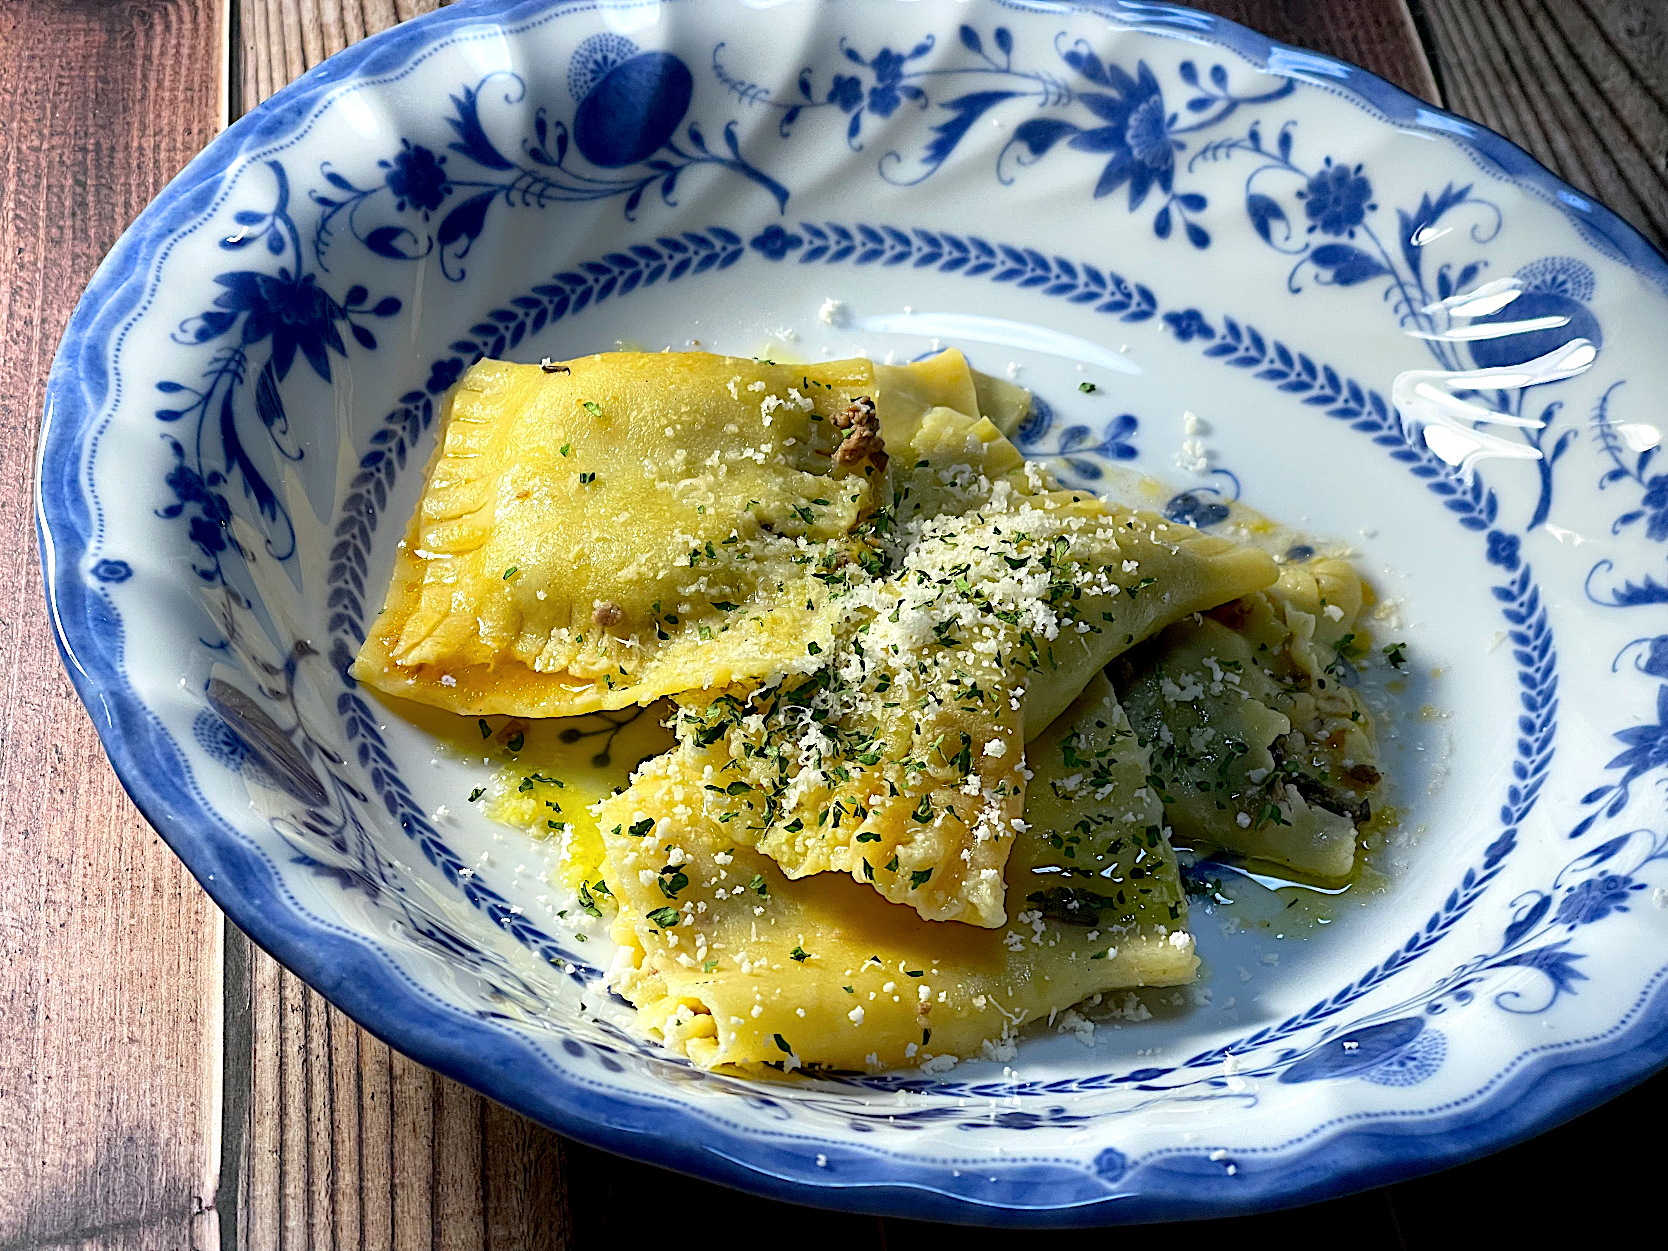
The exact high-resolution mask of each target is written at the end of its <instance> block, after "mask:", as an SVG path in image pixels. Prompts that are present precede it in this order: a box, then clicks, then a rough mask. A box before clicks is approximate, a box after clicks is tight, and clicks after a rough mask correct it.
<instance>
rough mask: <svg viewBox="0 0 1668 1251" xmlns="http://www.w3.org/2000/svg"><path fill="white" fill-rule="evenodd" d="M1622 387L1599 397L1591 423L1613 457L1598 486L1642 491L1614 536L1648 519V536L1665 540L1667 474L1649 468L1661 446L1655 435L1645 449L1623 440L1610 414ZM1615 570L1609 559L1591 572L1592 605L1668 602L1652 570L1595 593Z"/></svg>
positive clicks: (1589, 593)
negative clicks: (1602, 578) (1596, 585)
mask: <svg viewBox="0 0 1668 1251" xmlns="http://www.w3.org/2000/svg"><path fill="white" fill-rule="evenodd" d="M1621 385H1622V384H1621V383H1619V382H1618V383H1613V384H1612V385H1611V386H1610V387H1609V388H1608V389H1607V390H1606V391H1605V393H1604V394H1603V395H1602V396H1600V397H1599V401H1598V404H1597V405H1596V406H1595V407H1594V410H1593V419H1592V427H1593V430H1594V432H1595V433H1596V434H1597V436H1598V444H1599V448H1600V450H1601V451H1603V453H1604V454H1605V456H1606V457H1608V458H1609V460H1610V468H1609V469H1607V470H1605V472H1604V474H1603V475H1602V476H1601V477H1600V478H1599V489H1600V490H1601V491H1603V490H1608V489H1610V488H1611V487H1617V486H1622V485H1623V484H1631V485H1632V487H1634V488H1636V489H1637V490H1638V491H1639V493H1640V494H1639V503H1638V506H1637V507H1633V508H1629V509H1628V510H1627V511H1626V512H1624V513H1622V515H1621V516H1619V517H1617V518H1616V520H1615V521H1614V522H1613V523H1612V524H1611V526H1610V532H1611V533H1612V534H1620V533H1621V532H1622V531H1623V530H1626V529H1628V528H1629V527H1632V526H1636V525H1638V524H1639V523H1640V522H1641V521H1643V522H1644V523H1645V524H1644V534H1645V537H1646V538H1647V539H1649V540H1651V541H1652V542H1656V543H1661V542H1664V541H1668V474H1662V473H1651V472H1650V470H1651V469H1652V468H1653V467H1654V466H1655V465H1656V463H1657V454H1658V453H1659V452H1660V451H1661V450H1662V449H1661V446H1660V444H1659V443H1657V442H1656V441H1655V440H1654V439H1652V440H1649V441H1648V445H1647V446H1645V447H1643V448H1636V447H1633V446H1630V445H1629V444H1628V443H1627V442H1625V441H1624V435H1625V434H1626V433H1627V430H1626V428H1625V427H1624V428H1621V429H1618V426H1617V423H1616V422H1615V421H1614V420H1612V418H1611V416H1610V404H1611V400H1612V398H1613V397H1614V395H1615V393H1616V391H1617V390H1618V389H1620V387H1621ZM1614 568H1615V562H1614V561H1611V560H1609V559H1605V560H1601V561H1599V562H1597V563H1596V564H1595V565H1594V566H1593V567H1592V568H1591V569H1590V570H1588V571H1587V585H1586V592H1587V598H1588V599H1590V600H1591V601H1592V602H1593V603H1595V604H1602V605H1604V606H1605V607H1607V608H1639V607H1644V606H1647V605H1653V604H1668V583H1662V582H1658V581H1657V580H1656V579H1655V578H1654V577H1652V576H1651V575H1650V574H1646V575H1644V576H1643V577H1642V578H1641V579H1640V580H1639V581H1638V582H1637V583H1635V582H1633V581H1632V580H1631V579H1629V580H1627V581H1624V582H1623V584H1622V585H1621V586H1620V587H1616V588H1612V589H1611V590H1609V591H1605V592H1602V593H1595V590H1594V583H1595V581H1596V580H1597V579H1598V578H1599V577H1600V576H1601V575H1605V574H1608V573H1610V572H1611V571H1612V570H1613V569H1614Z"/></svg>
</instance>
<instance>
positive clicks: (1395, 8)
mask: <svg viewBox="0 0 1668 1251" xmlns="http://www.w3.org/2000/svg"><path fill="white" fill-rule="evenodd" d="M1192 3H1193V7H1194V8H1196V9H1204V10H1206V11H1207V12H1210V13H1216V14H1219V15H1221V16H1222V17H1226V18H1230V19H1232V20H1233V21H1236V22H1239V23H1240V24H1241V25H1243V26H1249V27H1251V29H1252V30H1256V31H1261V32H1262V33H1263V34H1265V35H1267V36H1268V37H1269V38H1270V39H1277V40H1279V41H1280V42H1281V43H1289V44H1295V45H1296V46H1298V47H1300V48H1309V49H1311V50H1312V51H1315V52H1324V53H1326V54H1327V55H1329V56H1335V57H1341V58H1342V59H1344V60H1346V61H1350V62H1353V63H1354V64H1356V65H1359V66H1361V68H1362V69H1368V70H1371V71H1372V72H1373V73H1375V74H1377V75H1378V76H1379V77H1380V78H1388V79H1389V80H1390V81H1391V82H1393V83H1395V84H1396V85H1397V86H1398V87H1400V88H1402V89H1403V90H1404V91H1411V92H1412V93H1413V94H1414V95H1416V96H1418V97H1420V98H1421V99H1424V100H1429V101H1430V102H1431V103H1432V104H1440V103H1441V102H1442V97H1441V95H1440V93H1439V92H1438V90H1437V84H1436V78H1435V76H1434V75H1433V74H1432V73H1431V66H1430V62H1429V60H1428V59H1427V58H1426V56H1425V51H1424V49H1423V47H1422V46H1421V45H1420V41H1419V33H1418V28H1417V25H1416V23H1415V22H1414V18H1413V14H1412V12H1411V10H1410V9H1409V8H1408V5H1407V3H1406V2H1405V0H1353V2H1349V3H1340V2H1339V0H1192Z"/></svg>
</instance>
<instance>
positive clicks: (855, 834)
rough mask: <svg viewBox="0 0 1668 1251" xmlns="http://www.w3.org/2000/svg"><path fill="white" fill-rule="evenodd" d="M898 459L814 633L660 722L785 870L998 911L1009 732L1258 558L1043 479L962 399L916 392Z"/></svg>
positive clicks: (1015, 796)
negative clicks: (902, 467) (769, 672)
mask: <svg viewBox="0 0 1668 1251" xmlns="http://www.w3.org/2000/svg"><path fill="white" fill-rule="evenodd" d="M902 459H903V460H904V461H905V462H906V463H908V464H909V465H910V466H911V469H910V470H909V472H908V473H905V474H903V475H901V476H900V477H899V478H898V479H896V480H895V482H894V486H895V490H894V492H893V500H894V504H895V508H896V513H897V514H898V517H896V518H894V520H895V521H896V524H895V526H881V527H880V528H881V529H882V530H883V532H884V533H883V538H884V539H885V542H883V543H882V544H881V548H880V550H879V551H877V552H876V553H875V557H874V561H875V563H874V565H873V567H872V568H873V573H874V576H872V577H869V578H867V579H847V580H845V581H842V582H840V583H839V584H838V585H834V584H832V583H831V585H834V589H833V590H832V592H831V595H830V599H829V605H828V607H829V611H830V614H831V615H833V614H837V619H836V620H835V622H834V624H833V625H832V627H831V628H830V630H829V631H828V633H827V635H826V636H819V638H818V639H817V640H813V641H812V642H811V643H809V644H808V648H809V650H810V653H811V654H809V655H807V656H806V657H805V658H804V659H803V660H802V661H801V662H800V663H799V664H797V665H796V666H795V672H794V673H793V674H792V675H791V676H790V677H785V678H783V679H782V680H781V681H779V682H766V683H765V684H763V685H762V686H760V687H759V688H757V689H755V690H753V691H751V692H745V693H741V694H739V695H737V694H726V695H723V696H721V697H719V698H716V699H714V698H711V697H701V698H699V699H692V698H686V699H685V700H684V701H683V702H684V703H685V705H686V707H685V708H684V710H683V712H682V713H681V715H680V717H679V726H678V730H679V738H680V741H681V743H682V744H683V750H684V751H685V752H686V753H687V754H688V756H689V760H688V762H687V765H688V768H689V769H690V770H692V771H696V772H699V773H701V774H702V776H704V777H705V778H706V779H707V781H706V785H709V786H711V787H712V788H713V790H714V791H717V792H720V793H722V794H724V795H726V796H728V798H729V803H730V804H731V811H730V816H729V818H728V819H729V820H730V822H731V823H732V829H733V830H734V837H735V838H736V839H737V840H739V841H741V842H744V843H746V844H747V845H749V846H752V847H756V848H757V849H758V850H760V851H763V852H765V853H766V854H768V855H769V856H770V857H771V858H772V859H774V860H775V861H776V862H777V864H778V865H779V866H780V867H781V869H782V870H783V872H785V873H786V874H787V875H788V876H789V877H791V878H801V877H804V876H806V875H807V874H812V873H820V872H825V871H833V872H843V873H848V874H850V875H851V876H852V877H853V878H855V879H856V880H857V881H859V882H864V883H867V884H868V885H871V886H872V887H873V888H874V889H875V890H876V891H878V892H879V893H880V894H882V895H884V896H885V897H886V898H887V899H889V900H891V901H893V902H894V903H902V904H906V905H908V906H910V907H912V908H914V909H915V910H916V911H917V912H919V913H920V914H921V915H922V916H923V917H926V918H928V919H930V920H939V921H964V922H968V923H971V924H975V925H981V926H999V925H1001V924H1002V923H1003V922H1004V920H1005V919H1006V916H1007V913H1006V910H1005V902H1004V887H1003V874H1002V868H1003V865H1004V863H1005V862H1006V859H1007V856H1008V854H1009V849H1010V848H1011V846H1012V844H1013V835H1014V832H1015V830H1016V829H1017V828H1018V827H1019V825H1020V823H1021V820H1022V818H1021V813H1022V811H1023V808H1024V791H1025V781H1024V760H1023V756H1022V751H1023V744H1024V742H1025V741H1026V740H1027V739H1029V738H1033V737H1035V736H1036V734H1038V733H1040V732H1041V731H1042V730H1043V729H1044V728H1045V727H1046V726H1047V725H1048V724H1049V723H1050V722H1052V721H1053V720H1054V719H1055V716H1056V715H1057V714H1058V713H1059V712H1060V711H1061V710H1062V709H1063V708H1064V707H1065V705H1066V704H1068V703H1070V702H1071V700H1072V699H1073V698H1075V697H1076V695H1077V693H1078V692H1079V691H1080V690H1081V689H1082V688H1083V686H1084V685H1085V684H1086V683H1087V682H1088V681H1089V679H1090V678H1091V677H1092V676H1093V675H1094V674H1095V673H1096V672H1097V671H1098V670H1099V669H1100V668H1101V667H1102V666H1104V665H1105V664H1106V662H1107V661H1109V660H1111V659H1112V658H1113V657H1115V656H1117V655H1118V654H1119V653H1121V652H1122V651H1124V650H1125V649H1127V648H1128V647H1130V646H1132V645H1134V644H1135V643H1138V642H1139V641H1140V640H1142V639H1144V638H1146V637H1147V636H1148V635H1150V634H1152V633H1154V632H1155V631H1157V630H1159V629H1162V628H1163V627H1164V626H1165V625H1168V624H1169V623H1170V622H1172V621H1175V620H1177V619H1178V618H1180V617H1182V616H1183V615H1185V614H1187V613H1190V612H1194V611H1197V610H1199V609H1201V608H1208V607H1210V606H1212V605H1214V604H1217V603H1220V602H1221V601H1222V600H1223V599H1225V598H1231V597H1233V596H1235V595H1237V594H1242V593H1244V592H1246V591H1248V590H1251V589H1254V588H1256V587H1259V586H1263V585H1266V584H1267V583H1268V582H1270V581H1271V580H1272V579H1273V576H1274V565H1273V563H1272V561H1270V560H1269V559H1268V557H1266V556H1263V555H1260V554H1258V553H1254V552H1250V551H1248V550H1246V549H1239V548H1234V547H1232V546H1231V545H1229V544H1226V543H1223V542H1221V541H1220V540H1215V539H1210V538H1207V537H1205V536H1202V535H1199V534H1198V533H1197V532H1196V531H1192V530H1185V529H1182V528H1180V527H1173V526H1168V525H1167V524H1166V523H1164V522H1162V521H1160V520H1159V519H1157V518H1155V517H1151V516H1144V515H1141V514H1135V513H1129V512H1125V511H1122V510H1118V509H1113V508H1109V507H1108V506H1106V505H1103V504H1102V503H1101V502H1100V501H1098V500H1095V499H1094V498H1093V497H1091V496H1087V495H1083V494H1081V493H1078V492H1069V491H1060V490H1058V489H1056V488H1055V487H1054V484H1053V482H1052V481H1051V480H1050V479H1048V478H1047V476H1046V475H1044V474H1041V473H1040V472H1038V471H1036V470H1034V469H1029V470H1028V469H1027V468H1026V467H1025V465H1024V462H1023V460H1022V458H1021V457H1020V456H1019V453H1018V452H1017V450H1015V449H1014V447H1013V445H1012V444H1011V443H1009V442H1008V441H1007V440H1006V439H1005V438H1003V437H1002V436H1001V435H1000V434H998V433H997V432H996V430H995V428H994V426H993V425H992V424H991V423H990V422H989V421H988V420H985V419H982V418H981V419H979V420H977V421H975V420H973V419H972V418H969V417H966V416H964V415H962V414H958V413H953V412H951V411H950V410H948V409H942V408H939V409H933V410H931V411H929V412H928V413H927V414H925V416H924V418H923V420H922V422H921V424H920V426H919V428H918V429H917V430H916V432H915V435H914V438H913V440H912V442H911V443H910V445H909V450H908V453H907V455H905V456H904V457H903V458H902ZM900 482H901V483H903V484H905V485H901V486H900V485H898V483H900ZM869 569H870V566H869V565H867V564H865V565H864V570H865V571H868V570H869Z"/></svg>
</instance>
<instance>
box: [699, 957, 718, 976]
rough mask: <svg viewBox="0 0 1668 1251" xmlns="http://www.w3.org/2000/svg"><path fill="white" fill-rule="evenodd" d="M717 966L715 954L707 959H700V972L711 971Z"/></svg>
mask: <svg viewBox="0 0 1668 1251" xmlns="http://www.w3.org/2000/svg"><path fill="white" fill-rule="evenodd" d="M717 967H718V957H717V956H710V957H708V958H707V959H705V960H703V961H701V972H703V973H711V972H712V971H713V970H714V969H716V968H717Z"/></svg>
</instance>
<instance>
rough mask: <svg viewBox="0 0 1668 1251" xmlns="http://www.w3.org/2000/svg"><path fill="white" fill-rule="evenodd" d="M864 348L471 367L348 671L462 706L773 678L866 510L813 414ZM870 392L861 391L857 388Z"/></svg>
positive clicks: (537, 708)
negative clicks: (784, 361)
mask: <svg viewBox="0 0 1668 1251" xmlns="http://www.w3.org/2000/svg"><path fill="white" fill-rule="evenodd" d="M874 390H875V380H874V372H873V369H872V367H871V366H870V365H869V363H868V362H867V361H864V360H854V361H839V362H833V363H825V364H821V365H803V366H786V365H773V364H770V363H768V362H761V361H757V360H751V359H744V358H739V357H723V356H712V355H708V354H705V353H637V352H621V353H610V354H608V355H603V356H589V357H584V358H581V359H578V360H574V361H570V362H567V363H566V364H561V365H546V366H539V365H513V364H508V363H505V362H502V361H481V362H480V363H478V364H476V365H475V366H474V367H473V368H471V369H470V370H469V372H468V373H467V374H466V375H465V376H464V377H463V379H462V380H461V381H460V382H459V384H458V386H457V387H456V389H455V390H454V391H453V392H452V394H451V396H450V397H449V401H448V405H447V411H446V412H445V414H444V415H443V418H442V424H441V430H440V436H439V446H438V447H437V449H436V451H435V455H434V458H433V460H432V461H431V463H430V465H429V468H428V476H427V486H426V489H425V490H424V493H423V497H422V501H421V503H420V504H419V506H418V509H417V513H416V516H415V517H414V518H413V520H412V524H411V528H410V531H409V533H408V534H407V536H406V539H405V542H404V543H403V544H402V546H401V549H400V551H399V554H398V557H397V559H396V563H395V570H394V577H393V582H392V585H391V586H390V588H389V592H388V599H387V603H386V605H385V607H384V608H383V611H382V613H381V615H380V616H379V617H378V618H377V620H376V622H375V624H374V626H373V627H372V629H371V632H370V635H369V637H368V638H367V639H366V640H365V643H364V646H363V648H362V649H361V651H360V654H359V657H358V660H357V661H356V663H355V665H354V670H353V672H354V676H356V677H357V678H359V679H360V680H361V681H363V682H366V683H368V684H369V685H372V686H374V687H377V688H378V689H380V690H383V691H385V692H387V693H389V694H393V695H399V696H403V697H405V698H408V699H415V700H419V701H421V702H424V703H428V704H432V705H435V706H438V707H442V708H447V709H450V710H452V711H454V712H462V713H475V714H479V713H510V714H515V715H520V716H527V717H552V716H567V715H572V714H577V713H584V712H591V711H595V710H597V709H604V708H622V707H625V706H627V705H629V704H633V703H645V702H648V701H650V700H652V699H655V698H658V697H659V696H661V695H665V694H670V693H674V692H678V691H684V690H690V689H702V688H706V687H713V686H723V685H725V684H727V683H730V682H735V681H740V680H743V679H747V678H755V677H763V676H765V675H767V674H770V673H774V672H780V671H781V669H782V668H783V666H784V665H787V664H790V663H791V662H792V661H793V660H794V659H795V658H797V657H799V656H803V655H804V650H805V644H804V641H803V640H804V636H805V635H806V634H807V633H808V632H811V631H812V630H813V629H814V623H815V620H816V618H817V614H818V609H819V607H820V605H821V604H822V602H823V600H824V599H825V597H826V590H825V587H824V585H823V583H821V582H820V581H818V580H817V579H816V578H815V577H814V576H812V575H813V572H814V570H815V569H816V568H817V567H818V564H819V562H822V561H827V560H831V559H834V558H835V557H836V556H837V554H838V553H839V552H840V551H841V550H842V548H843V545H844V544H845V543H846V541H847V538H848V536H849V534H850V532H851V530H852V529H853V527H854V526H855V525H856V523H857V521H858V518H859V517H860V516H861V515H862V514H863V512H864V510H865V509H866V508H867V507H868V506H869V503H870V497H871V487H870V483H869V480H868V479H869V475H870V473H872V469H873V466H872V464H871V463H870V462H868V461H866V460H853V459H852V458H850V457H845V456H842V455H841V452H840V449H841V447H842V446H843V444H844V443H845V441H846V438H847V434H846V432H845V431H843V430H841V429H839V428H837V426H836V423H835V418H837V417H839V416H840V415H842V414H843V413H845V412H846V411H847V410H848V409H849V408H850V407H851V405H852V404H853V402H854V401H856V400H858V399H859V398H860V397H864V398H867V397H870V396H872V395H873V393H874ZM870 402H872V401H870Z"/></svg>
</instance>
